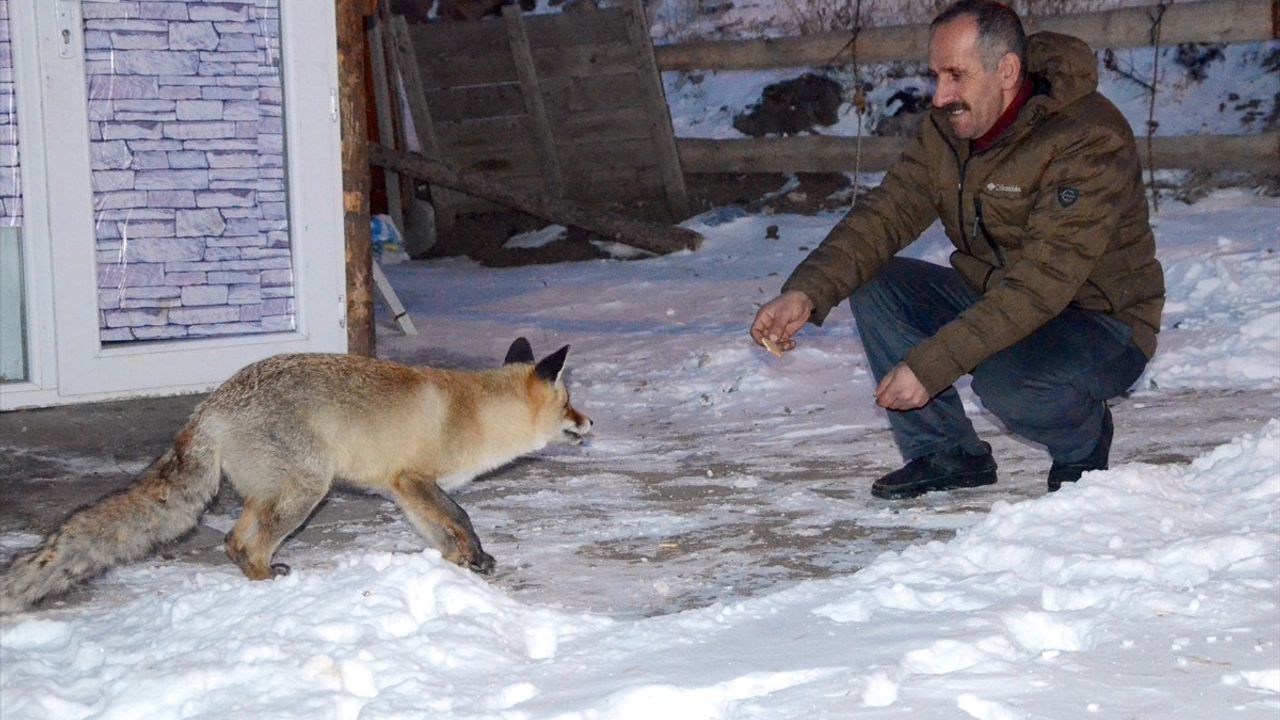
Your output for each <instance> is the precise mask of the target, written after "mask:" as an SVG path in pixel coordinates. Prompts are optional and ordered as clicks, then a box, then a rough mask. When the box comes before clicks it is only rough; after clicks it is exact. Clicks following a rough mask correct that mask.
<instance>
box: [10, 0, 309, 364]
mask: <svg viewBox="0 0 1280 720" xmlns="http://www.w3.org/2000/svg"><path fill="white" fill-rule="evenodd" d="M0 2H4V0H0ZM82 8H83V13H84V19H85V23H84V24H85V62H86V67H87V69H86V72H87V75H88V77H87V80H88V88H89V121H90V128H89V132H90V141H91V149H92V169H93V192H94V211H95V212H94V214H95V219H96V223H95V225H96V227H97V251H98V302H99V311H100V317H101V338H102V340H103V341H104V342H129V341H135V340H159V339H175V338H187V337H208V336H213V335H233V334H249V333H262V332H279V331H286V330H292V329H293V328H294V306H293V294H294V293H293V271H292V263H291V257H290V256H291V248H290V238H289V224H288V213H287V203H286V192H285V167H284V161H285V156H284V147H285V146H284V125H283V97H282V92H281V69H280V67H281V63H280V23H279V17H280V16H279V0H218V1H217V2H205V1H199V0H198V1H188V0H140V1H139V0H120V1H117V0H84V2H83V4H82Z"/></svg>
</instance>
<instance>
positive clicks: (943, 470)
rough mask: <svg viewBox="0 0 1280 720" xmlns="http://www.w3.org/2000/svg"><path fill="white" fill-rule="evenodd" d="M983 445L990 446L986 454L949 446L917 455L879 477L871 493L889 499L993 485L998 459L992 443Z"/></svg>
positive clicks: (872, 486) (987, 447)
mask: <svg viewBox="0 0 1280 720" xmlns="http://www.w3.org/2000/svg"><path fill="white" fill-rule="evenodd" d="M982 445H983V447H985V448H986V452H985V453H983V454H982V455H970V454H968V453H966V452H964V451H963V450H949V451H946V452H937V453H934V454H932V455H926V456H924V457H922V458H916V459H915V460H912V461H911V462H909V463H907V464H906V466H905V467H903V468H902V469H900V470H894V471H893V472H891V473H889V474H888V475H885V476H884V477H882V478H880V479H879V480H877V481H875V483H873V484H872V485H871V494H872V495H875V496H876V497H878V498H884V499H886V500H901V499H904V498H913V497H916V496H919V495H923V494H925V493H927V492H933V491H935V490H953V489H955V488H967V487H978V486H979V485H990V484H992V483H994V482H995V481H996V460H995V458H993V457H991V446H990V445H988V444H986V443H982Z"/></svg>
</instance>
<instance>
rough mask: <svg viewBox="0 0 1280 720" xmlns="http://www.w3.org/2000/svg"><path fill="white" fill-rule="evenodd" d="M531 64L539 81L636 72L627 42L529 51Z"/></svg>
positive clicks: (632, 51) (632, 55)
mask: <svg viewBox="0 0 1280 720" xmlns="http://www.w3.org/2000/svg"><path fill="white" fill-rule="evenodd" d="M533 61H534V67H535V68H537V71H538V77H540V78H556V77H588V76H593V75H595V76H598V75H621V74H626V73H634V72H636V70H637V69H638V66H637V58H636V55H635V52H634V50H633V49H632V46H631V45H630V44H628V43H608V44H604V45H571V46H569V47H563V48H542V49H540V50H534V51H533Z"/></svg>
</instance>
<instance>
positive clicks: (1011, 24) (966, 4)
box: [929, 0, 1027, 73]
mask: <svg viewBox="0 0 1280 720" xmlns="http://www.w3.org/2000/svg"><path fill="white" fill-rule="evenodd" d="M965 16H968V17H972V18H973V19H974V20H975V21H976V22H977V24H978V54H979V55H980V56H981V57H982V66H983V67H984V68H986V69H987V70H988V71H990V70H995V69H996V65H998V64H999V63H1000V58H1002V57H1004V55H1005V53H1013V54H1014V55H1016V56H1017V57H1018V62H1019V63H1020V64H1021V65H1022V68H1023V72H1024V73H1025V72H1026V67H1027V35H1026V33H1025V32H1023V30H1022V21H1021V20H1019V19H1018V14H1017V13H1016V12H1014V11H1013V9H1012V8H1010V7H1009V6H1008V5H1005V4H1004V3H999V2H995V0H959V2H956V3H953V4H952V5H950V6H949V7H948V8H947V9H946V10H943V11H942V13H941V14H939V15H938V17H936V18H934V19H933V22H932V23H931V24H930V25H929V34H930V36H932V35H933V31H934V30H937V29H938V27H939V26H941V25H945V24H947V23H949V22H951V21H952V20H955V19H957V18H960V17H965Z"/></svg>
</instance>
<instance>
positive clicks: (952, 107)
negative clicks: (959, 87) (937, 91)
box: [938, 100, 969, 113]
mask: <svg viewBox="0 0 1280 720" xmlns="http://www.w3.org/2000/svg"><path fill="white" fill-rule="evenodd" d="M938 109H939V110H941V111H942V112H944V113H953V112H956V111H957V110H968V109H969V104H968V103H964V102H961V101H959V100H956V101H955V102H949V103H947V104H946V105H943V106H942V107H940V108H938Z"/></svg>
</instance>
